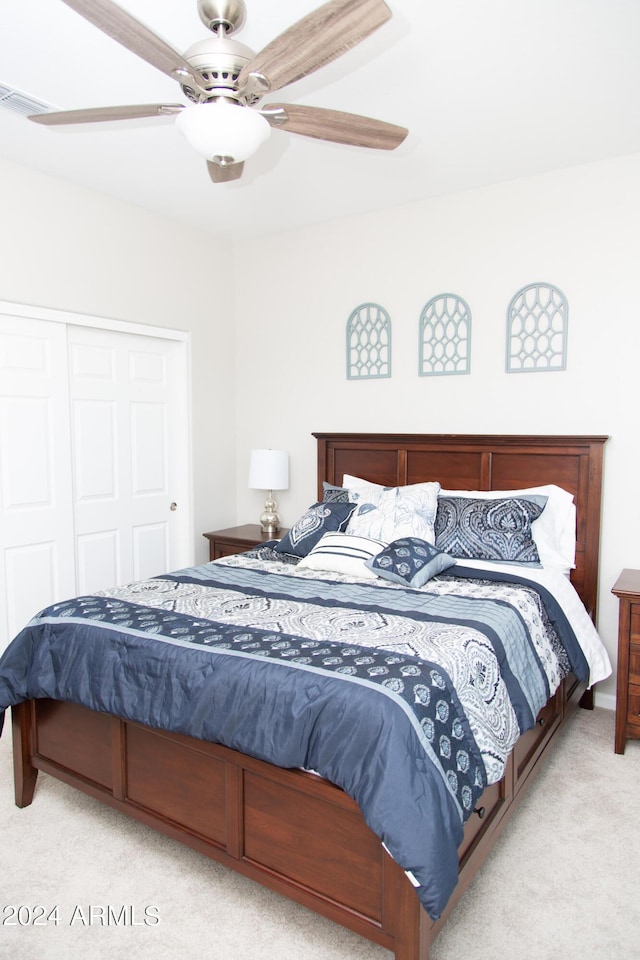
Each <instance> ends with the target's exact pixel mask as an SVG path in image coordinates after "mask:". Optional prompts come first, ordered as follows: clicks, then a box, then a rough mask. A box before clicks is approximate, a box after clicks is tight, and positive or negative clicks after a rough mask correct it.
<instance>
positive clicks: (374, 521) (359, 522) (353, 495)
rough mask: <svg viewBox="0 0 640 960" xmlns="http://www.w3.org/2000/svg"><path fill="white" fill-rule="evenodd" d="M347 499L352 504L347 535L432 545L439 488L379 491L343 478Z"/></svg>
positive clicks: (363, 482)
mask: <svg viewBox="0 0 640 960" xmlns="http://www.w3.org/2000/svg"><path fill="white" fill-rule="evenodd" d="M343 483H344V485H345V486H346V487H347V488H348V490H349V499H350V500H352V501H353V502H354V503H355V504H356V510H355V511H354V513H353V514H352V516H351V519H350V521H349V526H348V528H347V529H348V532H349V533H353V534H356V535H358V536H363V537H374V538H376V539H379V540H384V541H385V542H386V543H390V542H391V541H392V540H397V539H398V538H399V537H412V536H413V537H419V538H420V539H422V540H427V541H428V542H429V543H433V542H434V541H435V529H434V526H435V519H436V511H437V508H438V492H439V490H440V484H439V483H436V482H429V483H413V484H408V485H407V486H404V487H382V486H380V485H379V484H375V483H369V482H368V481H367V480H360V479H358V478H357V477H351V476H349V475H345V477H344V478H343Z"/></svg>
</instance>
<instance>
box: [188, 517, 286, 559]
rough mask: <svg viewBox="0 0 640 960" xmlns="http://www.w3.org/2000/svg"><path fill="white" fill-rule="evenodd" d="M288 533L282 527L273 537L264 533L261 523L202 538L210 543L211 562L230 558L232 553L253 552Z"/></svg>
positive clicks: (212, 533)
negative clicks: (252, 549)
mask: <svg viewBox="0 0 640 960" xmlns="http://www.w3.org/2000/svg"><path fill="white" fill-rule="evenodd" d="M287 532H288V530H287V529H286V528H284V527H280V529H279V530H278V532H277V534H276V535H275V537H273V536H271V535H270V534H268V533H263V532H262V530H261V529H260V524H259V523H245V524H243V525H242V526H240V527H229V528H228V529H226V530H213V531H212V532H211V533H203V534H202V536H203V537H206V538H207V540H208V541H209V560H217V559H218V558H219V557H228V556H230V555H231V554H232V553H243V552H244V551H245V550H251V548H252V547H257V546H258V545H259V544H261V543H267V541H268V540H274V539H279V538H280V537H283V536H284V535H285V533H287Z"/></svg>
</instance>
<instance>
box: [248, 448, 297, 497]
mask: <svg viewBox="0 0 640 960" xmlns="http://www.w3.org/2000/svg"><path fill="white" fill-rule="evenodd" d="M249 486H250V487H251V489H252V490H287V489H288V488H289V454H288V453H287V451H286V450H252V451H251V460H250V463H249Z"/></svg>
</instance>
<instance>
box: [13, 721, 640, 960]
mask: <svg viewBox="0 0 640 960" xmlns="http://www.w3.org/2000/svg"><path fill="white" fill-rule="evenodd" d="M7 719H8V718H7ZM613 727H614V716H613V714H612V713H611V712H608V711H605V710H602V709H598V710H595V711H594V712H593V713H588V712H585V711H582V710H581V711H578V713H577V715H576V717H575V719H573V720H572V721H571V722H570V723H569V725H568V729H567V730H566V732H565V733H564V735H563V737H562V740H561V743H560V747H559V749H558V750H556V752H555V754H554V755H553V757H552V758H551V760H550V761H549V762H548V763H547V764H546V765H545V767H544V769H543V770H542V772H541V774H540V776H539V777H538V779H537V781H536V783H535V785H534V787H533V789H532V791H531V793H530V794H529V796H528V797H527V798H526V799H525V801H524V803H523V805H522V807H521V809H520V810H519V812H518V813H517V814H516V817H515V819H514V821H513V822H512V823H511V824H510V825H509V826H508V827H507V829H506V831H505V833H504V834H503V837H502V838H501V840H500V841H499V843H498V845H497V847H496V849H495V851H494V852H493V853H492V854H491V857H490V858H489V860H488V861H487V863H486V864H485V866H484V868H483V870H482V872H481V874H480V876H479V877H478V878H477V879H476V881H475V883H474V884H473V885H472V887H471V888H470V889H469V891H468V892H467V894H466V895H465V897H464V898H463V900H462V902H461V904H460V905H459V907H458V908H457V910H456V912H455V914H454V915H453V916H452V917H451V919H450V920H449V922H448V925H447V926H446V928H445V930H444V931H443V933H442V934H441V935H440V937H439V938H438V940H437V941H436V943H435V944H434V946H433V948H432V951H431V956H432V960H496V958H502V957H509V958H513V960H558V958H560V960H623V958H624V960H635V958H640V882H639V875H640V817H639V816H638V810H639V807H640V742H630V743H629V744H628V745H627V751H626V754H625V756H623V757H619V756H616V755H615V754H614V752H613ZM38 905H40V906H42V907H45V908H46V909H47V910H48V911H53V909H54V907H56V906H57V907H58V911H57V916H58V924H57V925H56V924H55V923H54V919H55V914H53V915H52V916H51V918H50V920H49V922H48V923H44V924H43V925H33V924H29V923H24V922H23V925H20V924H18V923H15V924H14V923H12V922H11V921H14V920H17V919H22V920H23V921H26V920H28V919H29V914H28V911H27V910H25V909H23V910H22V911H21V916H18V917H16V914H15V913H12V911H11V909H10V908H12V907H16V908H17V907H19V906H23V907H26V908H33V907H36V906H38ZM148 906H151V907H154V908H155V909H154V910H153V911H151V913H152V914H153V915H154V916H158V917H159V922H158V923H154V924H147V925H145V923H144V910H145V907H148ZM91 907H93V922H91V923H90V922H89V920H90V919H91V912H90V908H91ZM109 907H110V908H111V911H112V913H111V923H110V924H109V925H106V924H103V925H101V924H100V908H104V911H103V916H109V914H108V911H107V908H109ZM123 907H124V908H125V913H124V914H123V913H121V910H122V908H123ZM0 909H2V911H3V912H2V926H1V927H0V958H2V960H125V958H126V960H235V958H238V960H275V958H277V960H390V958H391V954H390V953H389V952H388V951H386V950H383V949H382V948H381V947H378V946H375V945H374V944H370V943H368V942H367V941H365V940H363V939H361V938H360V937H357V936H355V935H354V934H351V933H349V932H348V931H346V930H343V929H342V928H341V927H337V926H336V925H334V924H332V923H330V922H329V921H326V920H323V919H321V918H318V917H316V916H315V915H313V914H311V913H310V912H309V911H307V910H305V909H304V908H302V907H298V906H296V905H295V904H291V903H289V902H288V901H286V900H284V899H282V898H281V897H279V896H277V895H276V894H272V893H269V892H268V891H265V890H263V889H262V888H260V887H259V886H257V885H256V884H254V883H252V882H251V881H248V880H246V879H244V878H243V877H239V876H237V875H235V874H234V873H232V872H229V871H227V870H225V869H224V868H222V867H219V866H218V865H217V864H215V863H213V862H211V861H209V860H207V859H205V858H203V857H201V856H199V855H198V854H196V853H194V852H192V851H190V850H187V849H185V848H183V847H180V846H179V845H178V844H177V843H174V842H173V841H171V840H168V839H165V838H164V837H161V836H159V835H158V834H156V833H154V832H153V831H152V830H150V829H148V828H146V827H143V826H141V825H140V824H137V823H135V822H134V821H132V820H129V819H128V818H127V817H125V816H122V815H120V814H118V813H116V812H115V811H112V810H110V809H107V808H105V807H102V806H101V805H100V804H99V803H98V802H96V801H94V800H92V799H91V798H88V797H85V796H83V795H81V794H79V793H77V792H76V791H74V790H72V789H71V788H69V787H66V786H65V785H64V784H61V783H58V782H57V781H55V780H53V779H52V778H50V777H47V776H45V775H43V774H40V778H39V781H38V786H37V789H36V797H35V800H34V803H33V804H32V806H31V807H29V808H27V809H25V810H18V809H17V808H16V807H15V806H14V804H13V784H12V771H11V757H10V736H9V729H8V724H7V729H6V730H5V733H4V735H3V737H2V739H1V740H0ZM118 915H119V919H120V923H119V924H118V925H114V923H113V918H114V916H118ZM125 915H126V917H127V919H128V920H134V921H135V924H134V925H127V926H124V925H122V920H123V917H124V916H125ZM33 917H34V914H33V913H32V914H31V919H33ZM42 919H44V918H41V921H42Z"/></svg>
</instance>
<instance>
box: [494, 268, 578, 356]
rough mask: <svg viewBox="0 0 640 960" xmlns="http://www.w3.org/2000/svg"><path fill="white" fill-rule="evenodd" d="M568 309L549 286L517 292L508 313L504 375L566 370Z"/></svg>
mask: <svg viewBox="0 0 640 960" xmlns="http://www.w3.org/2000/svg"><path fill="white" fill-rule="evenodd" d="M568 314H569V307H568V304H567V299H566V297H565V295H564V294H563V293H562V291H561V290H558V288H557V287H554V286H553V285H552V284H550V283H531V284H529V286H527V287H523V288H522V289H521V290H518V292H517V293H516V295H515V296H514V297H513V299H512V300H511V303H510V304H509V310H508V312H507V363H506V369H507V373H532V372H535V371H545V370H546V371H549V370H565V369H566V366H567V322H568Z"/></svg>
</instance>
